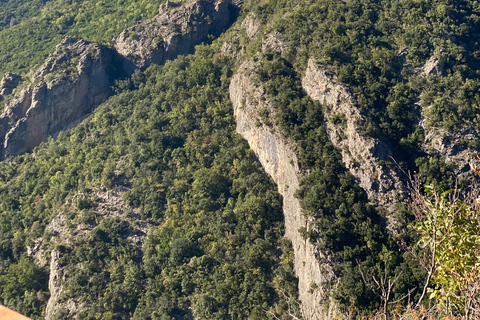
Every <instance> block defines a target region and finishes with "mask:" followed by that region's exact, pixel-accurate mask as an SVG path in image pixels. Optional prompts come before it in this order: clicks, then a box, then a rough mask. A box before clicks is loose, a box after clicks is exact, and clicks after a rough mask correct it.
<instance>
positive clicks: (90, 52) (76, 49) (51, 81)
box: [0, 0, 242, 159]
mask: <svg viewBox="0 0 480 320" xmlns="http://www.w3.org/2000/svg"><path fill="white" fill-rule="evenodd" d="M241 4H242V2H241V1H228V0H198V1H193V2H190V3H188V4H186V5H184V6H181V3H176V2H170V1H167V3H166V4H164V5H162V6H161V7H160V13H159V14H158V15H157V16H156V17H155V18H154V19H152V20H149V21H145V22H142V23H140V24H138V25H136V26H134V27H131V28H129V29H126V30H125V31H123V32H122V34H121V35H120V36H119V37H118V38H116V39H114V44H115V49H116V50H118V52H116V51H115V50H111V49H109V48H106V47H103V46H101V45H99V44H96V43H93V42H89V41H86V40H82V39H77V38H73V37H66V38H65V39H64V40H63V41H62V42H61V43H60V44H59V45H58V46H57V47H56V50H55V52H54V53H53V54H51V55H50V56H49V58H48V59H47V60H46V62H45V63H44V64H43V65H42V66H41V67H40V68H39V69H38V70H37V71H36V72H35V73H34V75H33V77H32V79H31V80H30V83H31V84H30V85H28V86H26V87H25V88H24V89H23V90H21V91H20V92H19V93H18V94H16V95H15V97H14V98H13V99H12V100H11V101H10V102H8V104H7V105H6V108H5V110H4V112H3V113H2V114H1V115H0V142H1V146H0V158H1V159H5V158H6V157H8V156H15V155H19V154H21V153H24V152H28V151H31V150H32V149H33V148H34V147H36V146H37V145H38V144H40V143H41V142H42V141H45V140H47V138H48V137H49V136H54V135H56V134H58V133H59V132H60V131H63V130H66V129H68V128H70V127H72V126H75V125H76V124H78V123H79V122H80V121H82V120H83V119H84V118H85V117H86V115H88V114H89V113H90V112H91V111H92V110H93V109H94V108H96V107H97V106H98V105H99V104H101V103H102V102H104V101H105V100H106V99H107V98H108V97H109V96H110V94H111V90H110V85H111V84H112V80H113V79H114V78H115V77H116V76H117V75H116V74H115V75H114V74H113V70H115V68H116V69H118V67H117V66H115V65H114V64H116V63H120V64H122V65H123V67H124V70H120V73H122V74H125V73H126V74H129V73H131V72H133V71H134V69H136V68H143V67H147V66H149V65H150V64H152V63H158V64H163V63H165V61H166V60H169V59H174V58H176V57H177V56H178V55H180V54H188V53H192V52H193V49H194V47H195V45H197V44H199V43H200V42H202V41H204V40H206V38H207V36H208V35H218V34H220V33H221V32H222V31H223V30H225V28H226V27H227V26H228V24H229V23H230V17H231V14H233V13H234V11H235V10H236V9H235V8H236V7H235V6H240V5H241ZM120 69H122V68H121V67H120ZM117 73H118V70H117ZM20 80H21V78H19V77H18V76H16V75H14V74H10V73H8V74H6V75H5V77H4V78H3V80H2V82H1V83H0V101H1V100H2V99H3V96H5V95H8V94H10V93H11V92H12V90H13V88H15V87H16V86H17V85H18V83H19V82H20Z"/></svg>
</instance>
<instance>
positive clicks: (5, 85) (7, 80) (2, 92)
mask: <svg viewBox="0 0 480 320" xmlns="http://www.w3.org/2000/svg"><path fill="white" fill-rule="evenodd" d="M20 82H22V76H21V75H19V74H16V73H12V72H7V73H5V75H4V76H3V78H2V80H1V81H0V101H1V100H2V99H3V97H4V96H7V95H9V94H11V93H12V91H13V89H15V88H16V87H17V86H18V85H19V84H20Z"/></svg>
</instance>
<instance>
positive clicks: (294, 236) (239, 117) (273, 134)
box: [229, 60, 333, 320]
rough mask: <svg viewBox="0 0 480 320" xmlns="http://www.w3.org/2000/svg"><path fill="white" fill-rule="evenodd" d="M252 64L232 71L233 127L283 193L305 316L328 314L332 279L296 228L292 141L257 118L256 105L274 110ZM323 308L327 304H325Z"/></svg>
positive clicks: (314, 319) (302, 223)
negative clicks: (326, 287) (329, 287)
mask: <svg viewBox="0 0 480 320" xmlns="http://www.w3.org/2000/svg"><path fill="white" fill-rule="evenodd" d="M255 70H256V64H255V62H254V61H253V60H248V61H246V62H244V63H243V64H242V65H241V66H240V68H239V69H238V71H237V73H236V74H235V75H234V76H233V78H232V82H231V84H230V90H229V91H230V99H231V101H232V103H233V108H234V114H235V117H236V122H237V128H236V130H237V132H238V133H239V134H240V135H242V136H243V137H244V138H245V139H246V140H247V142H248V144H249V145H250V148H251V149H252V150H253V151H254V152H255V154H256V155H257V157H258V159H259V161H260V163H261V164H262V166H263V168H264V169H265V171H266V172H267V173H268V174H269V175H270V176H271V177H272V178H273V180H274V181H275V183H277V186H278V192H279V193H280V194H281V195H282V196H283V212H284V216H285V236H286V237H287V238H288V239H289V240H291V241H292V245H293V250H294V255H295V261H294V265H295V273H296V275H297V277H298V287H299V288H298V290H299V298H300V300H301V302H302V313H303V314H304V318H305V319H309V320H320V319H331V317H332V311H331V310H333V308H331V310H325V309H326V308H325V307H326V306H327V304H326V302H327V301H328V297H327V292H326V290H325V286H324V284H325V283H326V282H329V281H330V280H332V279H333V272H332V271H331V269H330V268H329V266H328V265H322V266H321V265H320V264H319V262H318V261H317V259H316V257H315V255H316V254H319V253H318V252H316V250H315V247H314V245H313V244H311V243H310V242H309V241H307V240H305V239H304V238H303V237H302V236H301V235H300V233H299V229H300V228H302V227H306V226H307V222H306V220H305V218H304V216H303V215H302V212H301V207H300V203H299V200H298V199H297V198H295V197H294V194H295V191H296V190H297V189H298V188H299V182H298V179H299V177H300V170H299V167H298V160H297V155H296V153H295V148H294V146H293V145H292V144H291V143H290V142H289V141H288V139H287V138H285V137H284V136H283V135H282V134H281V133H280V130H279V129H278V128H277V127H275V126H264V125H261V124H260V122H259V121H258V112H259V110H264V109H265V108H266V109H268V110H269V111H270V115H271V117H272V118H274V114H275V111H274V109H273V107H272V105H271V102H270V101H271V100H270V98H269V97H268V96H266V95H265V93H264V92H265V89H264V88H263V87H262V86H261V85H259V84H258V83H255V78H254V77H255ZM327 309H328V308H327Z"/></svg>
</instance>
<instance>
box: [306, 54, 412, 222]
mask: <svg viewBox="0 0 480 320" xmlns="http://www.w3.org/2000/svg"><path fill="white" fill-rule="evenodd" d="M302 86H303V89H304V90H305V92H306V93H307V94H308V95H309V96H310V97H311V98H312V99H313V100H315V101H318V102H320V103H321V104H323V105H325V106H326V107H325V108H324V117H325V120H326V122H327V133H328V136H329V138H330V140H331V141H332V144H333V145H334V146H335V148H337V149H338V150H339V151H340V152H341V154H342V160H343V163H344V164H345V166H346V167H347V169H348V170H350V172H351V173H352V174H353V176H354V177H355V178H356V181H357V183H358V184H359V186H360V187H362V188H363V189H364V190H365V191H366V192H367V195H368V197H369V199H370V200H371V201H372V202H373V203H377V204H378V205H380V206H381V207H383V208H385V209H386V210H387V211H388V212H390V213H392V212H394V211H395V204H396V203H398V202H399V201H402V200H403V199H405V196H406V194H405V189H404V185H403V183H402V180H401V179H400V177H399V174H398V173H397V172H396V170H395V169H390V168H387V167H386V166H385V165H382V164H381V163H380V160H383V161H390V160H391V159H390V157H391V156H392V153H391V151H390V149H389V147H388V145H387V144H386V143H384V142H382V141H379V140H377V139H374V138H372V137H367V136H364V135H362V134H361V133H360V132H359V128H358V123H362V122H364V118H363V116H362V115H361V114H360V112H359V111H358V109H357V108H356V107H355V101H354V99H353V96H352V93H351V92H350V90H349V89H348V88H347V87H346V86H345V85H343V84H341V83H339V82H338V81H337V78H336V77H335V76H333V75H330V74H328V73H327V72H326V71H325V70H321V69H319V68H318V67H317V66H316V64H315V61H314V60H313V59H310V61H309V62H308V67H307V70H306V72H305V76H304V77H303V78H302ZM334 119H335V120H334ZM390 227H392V226H390Z"/></svg>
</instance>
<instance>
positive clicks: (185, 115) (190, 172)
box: [0, 48, 296, 319]
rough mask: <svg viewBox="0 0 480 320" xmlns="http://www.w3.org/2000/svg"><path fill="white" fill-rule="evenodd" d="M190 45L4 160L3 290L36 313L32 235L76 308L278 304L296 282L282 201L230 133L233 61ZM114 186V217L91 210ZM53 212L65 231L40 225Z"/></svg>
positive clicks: (101, 312) (136, 312)
mask: <svg viewBox="0 0 480 320" xmlns="http://www.w3.org/2000/svg"><path fill="white" fill-rule="evenodd" d="M199 51H200V52H199V53H197V54H196V56H195V57H189V58H180V59H178V60H177V61H175V62H173V63H169V64H167V65H166V66H165V67H158V66H154V67H151V68H149V69H148V70H147V71H146V72H145V73H140V72H137V73H135V74H134V75H133V77H132V79H131V80H126V81H123V82H121V83H119V86H118V88H117V90H118V91H119V93H118V94H117V95H116V96H114V97H113V98H111V99H110V100H109V101H108V102H107V103H105V104H104V105H102V106H101V107H100V108H99V109H98V110H97V111H96V112H95V114H94V115H93V116H92V117H90V118H89V119H88V120H87V121H85V122H84V123H83V124H82V125H80V126H79V127H77V128H75V129H73V130H72V131H70V132H67V133H62V134H60V136H59V137H58V139H57V140H56V141H53V140H51V141H49V142H48V143H46V144H44V145H42V146H40V147H38V148H37V149H36V150H35V151H34V153H33V155H24V156H20V157H17V158H14V159H11V160H9V161H5V162H3V163H1V164H0V172H1V174H0V175H1V185H0V188H1V192H0V198H1V199H0V201H1V203H2V214H1V216H0V221H1V222H0V225H1V228H2V233H1V235H0V237H1V239H0V243H1V251H0V252H1V254H2V267H1V268H0V284H1V286H0V300H1V302H2V303H4V304H7V305H8V306H11V307H13V308H15V309H17V310H19V311H21V312H24V313H26V314H28V315H30V316H32V317H35V318H39V317H40V316H41V315H42V308H43V307H44V305H45V303H46V300H47V298H48V290H47V287H46V280H45V279H46V278H45V276H42V277H38V275H39V274H41V275H45V274H46V273H47V272H48V270H47V269H45V268H43V269H41V270H40V271H36V269H38V267H35V264H33V261H32V259H31V258H30V257H29V256H28V255H27V253H26V249H25V244H26V245H28V246H33V245H34V241H35V240H36V239H37V238H38V237H40V238H43V242H42V245H41V246H42V248H44V249H45V250H46V253H45V254H46V255H47V256H49V252H50V251H51V250H56V252H59V266H60V268H62V270H63V272H64V273H65V274H66V275H68V277H67V279H66V281H65V282H64V284H63V285H64V291H63V293H62V296H61V299H62V300H61V301H65V300H66V299H73V301H76V302H77V303H80V304H85V305H88V306H89V307H88V308H86V310H85V311H84V312H81V313H80V314H79V319H123V318H125V317H133V318H134V319H146V318H151V319H171V318H172V319H173V318H178V317H186V314H187V312H189V310H191V311H190V312H193V314H194V315H195V316H198V317H203V318H208V319H224V318H236V319H240V318H247V317H248V318H252V319H256V318H264V317H265V312H266V310H268V309H270V308H271V307H273V306H274V305H277V304H279V305H278V306H277V308H276V309H275V310H276V312H280V314H281V309H282V305H281V303H282V302H281V299H280V298H279V297H278V295H277V293H276V290H282V292H287V293H289V295H291V296H295V287H296V284H295V281H294V278H293V275H292V257H291V256H290V253H289V252H290V250H291V249H289V245H288V243H286V242H284V240H282V238H281V237H282V234H283V226H282V224H283V221H282V220H283V217H282V213H281V202H280V199H279V196H278V194H277V193H276V191H275V187H274V185H273V183H272V181H271V180H270V179H269V178H267V176H266V175H265V174H264V173H263V172H262V171H261V169H260V167H259V164H258V163H257V162H256V161H255V158H254V156H253V155H252V153H251V152H250V151H249V150H248V149H247V146H246V144H245V142H244V141H243V140H242V139H241V138H240V137H239V136H237V135H236V134H234V120H233V116H232V112H231V105H230V102H229V100H228V96H227V93H228V87H227V86H228V78H229V73H230V71H229V70H230V69H229V67H228V66H229V64H230V62H229V61H228V60H225V59H224V58H222V56H215V55H214V54H213V50H211V49H207V48H201V49H199ZM119 181H121V182H119ZM112 190H120V191H122V190H123V191H122V193H123V197H122V199H123V202H124V203H125V204H126V205H127V209H125V210H118V209H119V208H116V212H117V213H116V214H114V215H113V216H112V215H111V214H110V215H109V214H107V213H103V214H102V212H101V210H99V209H98V203H99V202H100V199H99V196H101V194H104V193H105V192H111V191H112ZM94 209H95V210H96V211H95V210H94ZM99 211H100V212H99ZM59 215H60V216H63V217H65V219H66V222H65V228H66V229H65V233H66V234H64V235H62V234H61V232H59V231H58V230H56V231H55V230H53V229H48V228H46V226H47V224H48V223H49V222H50V221H51V220H52V219H55V217H57V218H56V219H58V217H59ZM137 219H138V220H137ZM139 224H140V225H142V226H143V227H144V226H148V228H150V233H149V234H148V237H147V238H146V239H145V244H144V245H143V246H142V244H138V243H136V242H135V241H133V240H132V239H131V238H129V237H130V236H131V235H132V233H137V234H138V232H137V231H135V230H137V229H138V226H139ZM76 230H84V231H86V232H87V233H86V234H84V235H83V236H82V233H81V232H76ZM59 233H60V234H59ZM72 235H73V236H72ZM62 237H64V239H62ZM66 238H70V241H65V239H66ZM37 241H38V240H37ZM52 241H53V243H54V247H52V246H51V244H50V242H52ZM55 243H56V244H55ZM22 266H23V267H24V268H23V269H22ZM25 266H27V267H25ZM28 266H32V267H31V268H30V267H28ZM12 279H15V281H16V282H19V283H21V284H22V285H21V286H13V285H12ZM283 303H284V302H283ZM275 310H274V312H275ZM279 310H280V311H279ZM62 312H63V311H62V310H60V311H59V313H58V315H57V316H58V318H59V319H60V318H65V317H68V315H67V314H64V313H62Z"/></svg>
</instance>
